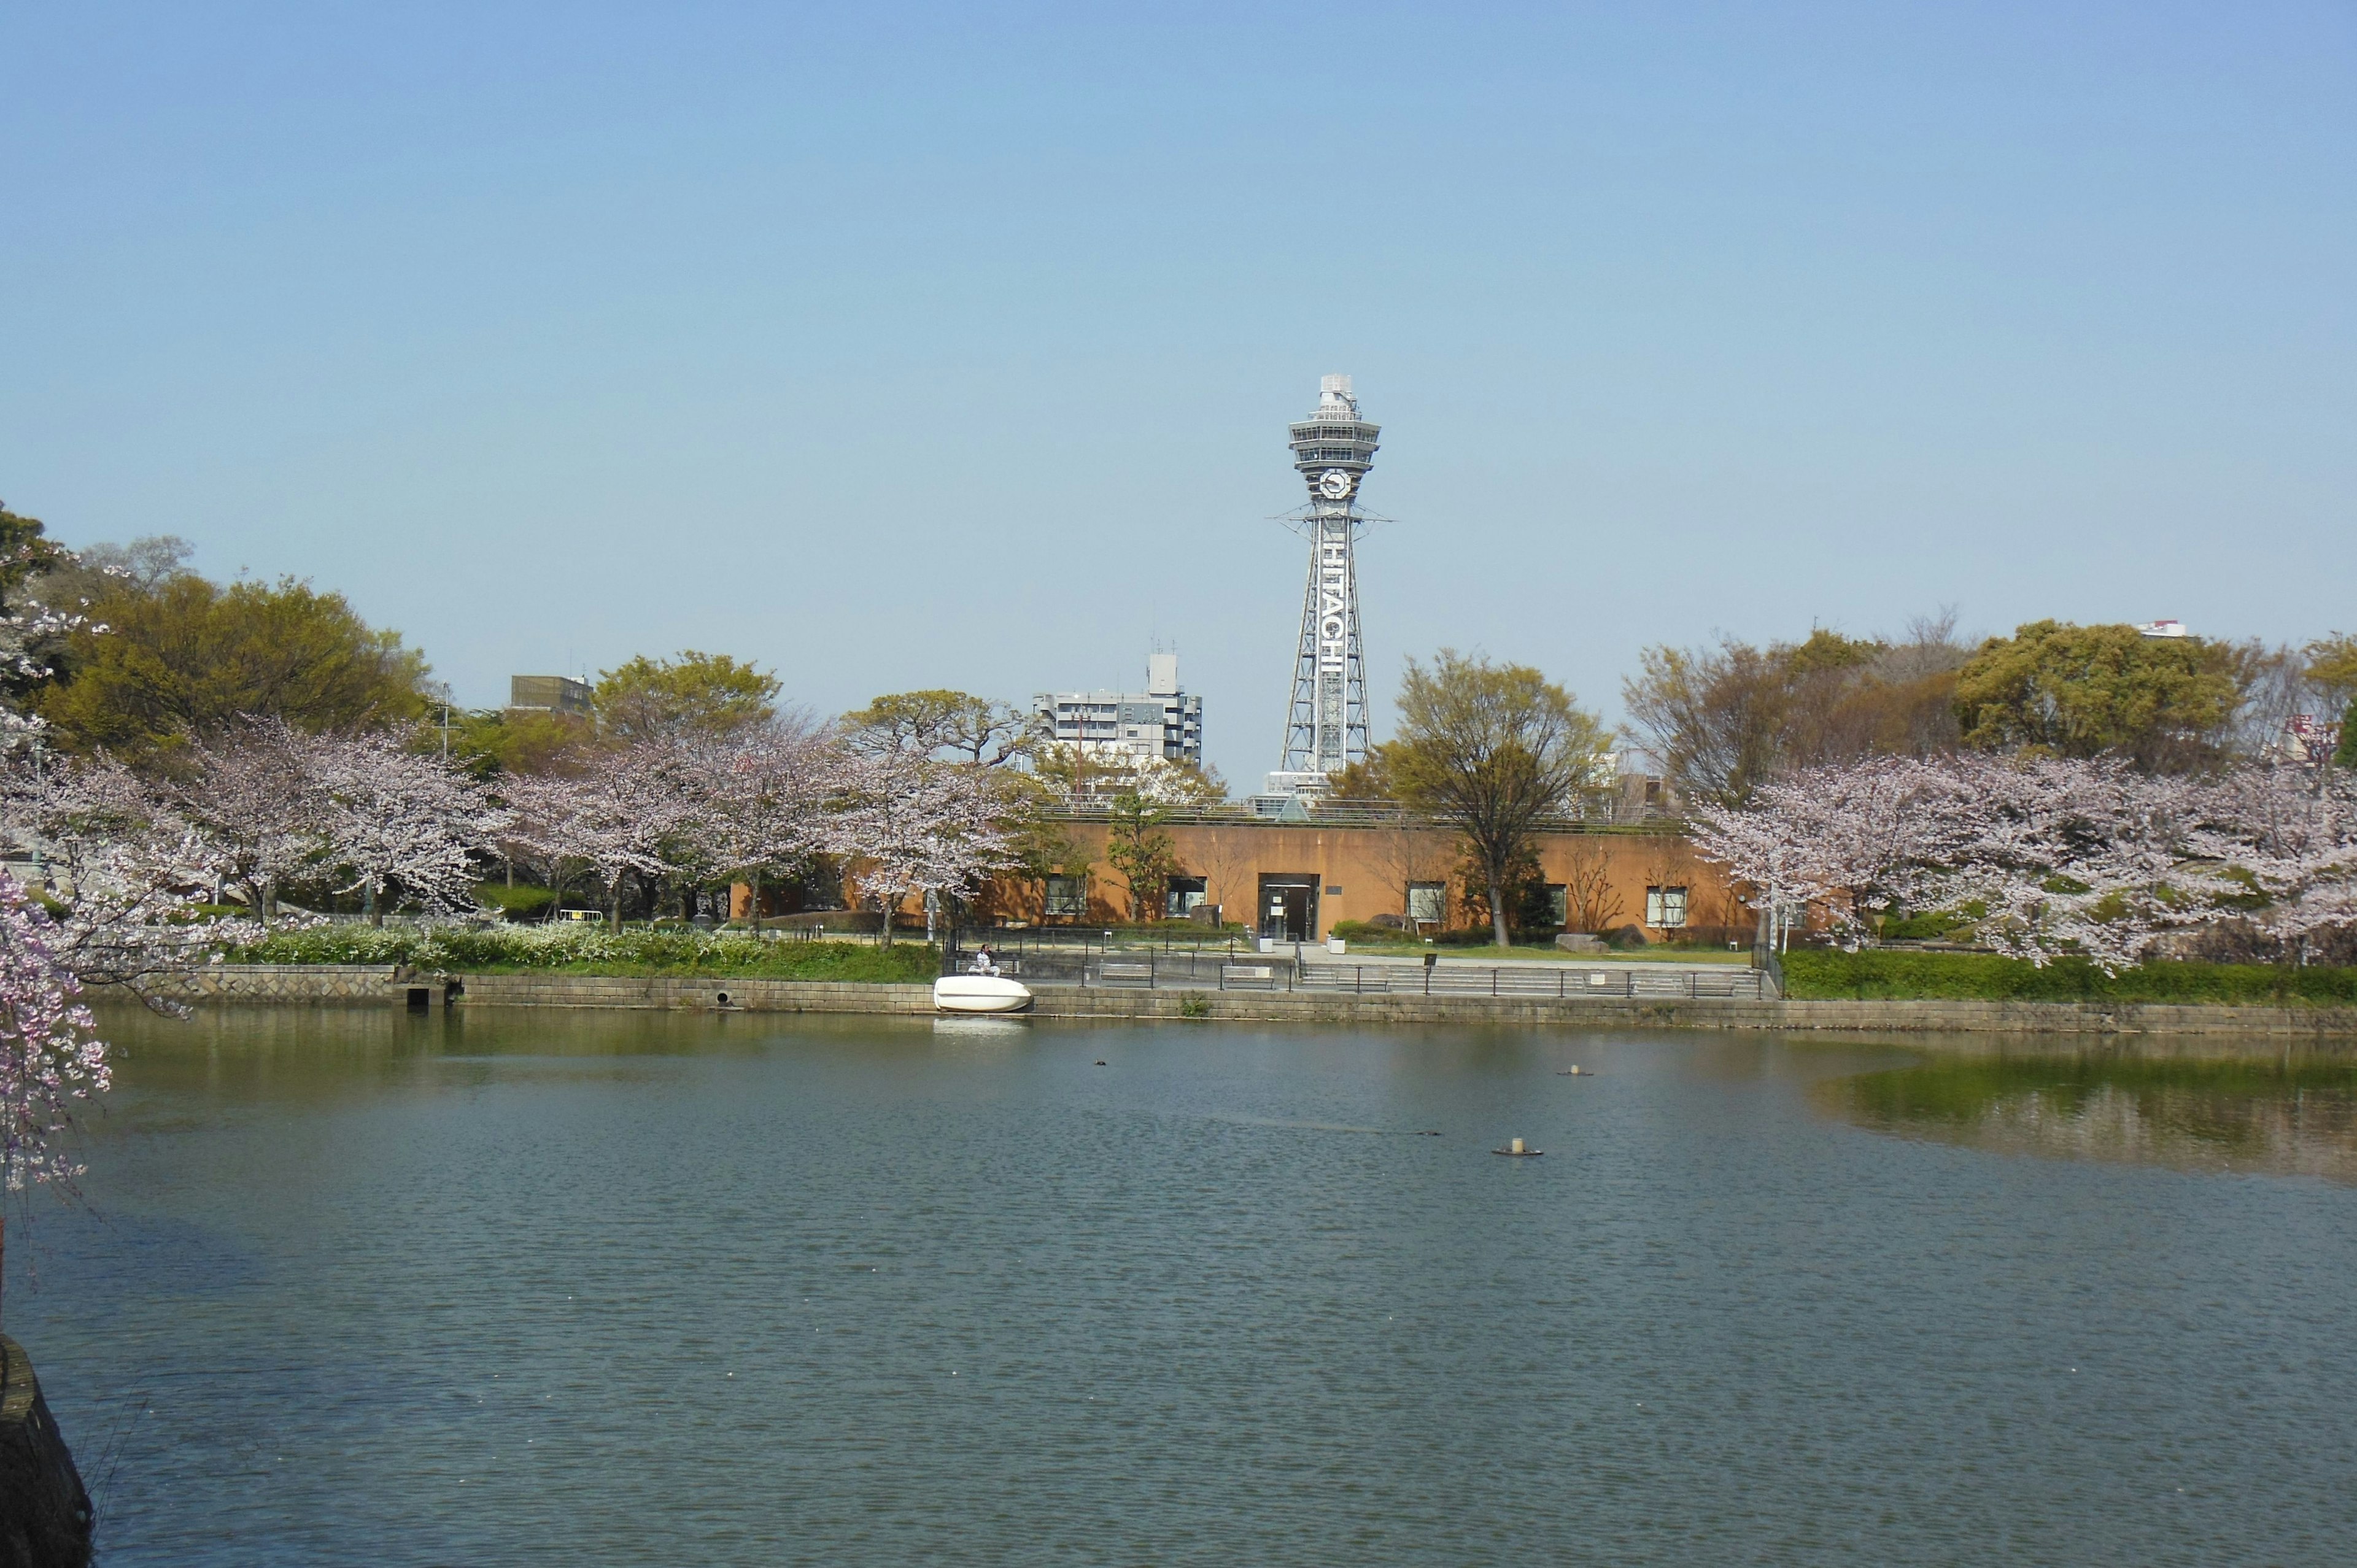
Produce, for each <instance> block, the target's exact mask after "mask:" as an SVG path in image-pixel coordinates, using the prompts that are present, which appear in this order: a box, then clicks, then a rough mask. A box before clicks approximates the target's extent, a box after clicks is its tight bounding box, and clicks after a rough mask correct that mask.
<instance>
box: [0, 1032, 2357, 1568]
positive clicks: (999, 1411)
mask: <svg viewBox="0 0 2357 1568" xmlns="http://www.w3.org/2000/svg"><path fill="white" fill-rule="evenodd" d="M117 1022H119V1024H120V1025H121V1026H122V1029H123V1033H122V1036H121V1037H122V1038H123V1039H124V1041H125V1057H126V1059H125V1063H124V1071H123V1075H122V1082H123V1087H122V1088H121V1090H119V1091H118V1093H117V1094H116V1095H115V1096H114V1097H113V1101H112V1104H111V1107H110V1109H109V1110H108V1111H107V1112H105V1113H104V1115H103V1116H102V1118H101V1119H100V1120H99V1121H98V1122H96V1124H95V1126H94V1130H93V1133H92V1135H91V1139H90V1141H89V1146H88V1150H87V1155H86V1157H87V1159H88V1161H89V1164H90V1166H91V1171H90V1175H89V1176H88V1177H87V1178H86V1184H85V1185H86V1187H87V1191H88V1196H89V1197H90V1199H91V1203H92V1205H93V1206H94V1211H93V1212H92V1213H90V1214H87V1215H83V1214H75V1213H70V1212H66V1211H61V1210H56V1209H48V1210H45V1211H43V1212H42V1213H41V1215H40V1218H39V1222H38V1226H37V1227H36V1231H35V1235H34V1237H33V1238H32V1239H31V1240H30V1241H29V1242H27V1241H26V1240H24V1239H23V1238H22V1234H21V1228H20V1227H18V1226H15V1225H12V1226H11V1227H10V1232H9V1240H10V1246H9V1249H8V1258H7V1262H8V1270H9V1276H10V1277H9V1281H8V1288H7V1294H6V1307H7V1324H8V1327H9V1330H10V1332H11V1333H13V1334H14V1335H16V1337H19V1338H20V1339H22V1340H24V1341H25V1342H26V1343H27V1346H28V1348H31V1349H32V1351H33V1353H34V1355H35V1357H36V1359H37V1362H38V1365H39V1367H40V1369H41V1371H42V1374H43V1378H44V1381H45V1383H46V1384H47V1386H48V1390H49V1393H50V1397H51V1400H52V1402H53V1403H54V1405H55V1406H56V1408H57V1411H58V1413H59V1418H60V1419H61V1421H62V1422H63V1423H64V1424H65V1426H66V1428H67V1433H68V1435H69V1437H70V1438H71V1439H72V1441H73V1442H74V1443H75V1444H76V1447H77V1450H78V1452H79V1453H80V1455H81V1459H82V1463H83V1467H84V1470H85V1472H86V1473H87V1474H88V1475H89V1476H90V1478H91V1481H92V1483H93V1486H94V1487H95V1488H97V1489H100V1491H101V1498H102V1509H103V1516H104V1520H103V1525H102V1532H103V1533H102V1540H103V1543H104V1554H103V1558H102V1560H103V1561H104V1562H107V1563H118V1564H130V1563H178V1564H188V1563H225V1564H226V1563H236V1564H247V1563H387V1564H408V1563H454V1564H455V1563H468V1564H474V1563H896V1564H897V1563H919V1562H931V1561H944V1562H948V1561H955V1562H974V1563H1120V1564H1128V1563H1503V1562H1508V1561H1514V1562H1523V1563H1581V1562H1587V1563H1810V1564H1813V1563H1861V1564H1865V1563H2123V1564H2126V1563H2136V1564H2146V1563H2188V1564H2195V1563H2198V1564H2217V1563H2326V1562H2335V1561H2348V1560H2350V1557H2351V1555H2352V1552H2357V1548H2352V1544H2351V1542H2352V1539H2357V1449H2352V1437H2357V1332H2352V1329H2357V1321H2352V1317H2353V1316H2357V1307H2352V1303H2357V1189H2352V1187H2350V1186H2349V1185H2346V1184H2347V1181H2348V1178H2349V1176H2350V1175H2351V1173H2352V1171H2357V1162H2352V1160H2351V1159H2350V1157H2349V1150H2350V1148H2351V1147H2352V1142H2357V1138H2352V1117H2351V1115H2350V1114H2349V1107H2350V1105H2351V1103H2352V1101H2351V1088H2352V1079H2351V1077H2350V1074H2349V1072H2348V1070H2347V1069H2342V1068H2335V1067H2329V1066H2328V1067H2323V1068H2304V1069H2284V1068H2281V1067H2277V1066H2270V1065H2266V1064H2261V1065H2258V1066H2255V1067H2251V1068H2247V1069H2237V1071H2236V1073H2234V1074H2220V1073H2215V1072H2212V1073H2211V1076H2209V1077H2207V1078H2203V1077H2202V1076H2201V1074H2202V1073H2203V1072H2205V1071H2208V1070H2209V1069H2201V1068H2199V1067H2185V1066H2182V1065H2169V1066H2156V1065H2154V1064H2142V1065H2141V1066H2139V1065H2136V1064H2127V1065H2126V1067H2122V1066H2121V1065H2120V1064H2113V1065H2112V1066H2110V1067H2107V1068H2102V1069H2097V1068H2092V1067H2089V1066H2087V1065H2086V1064H2079V1065H2078V1066H2075V1067H2072V1068H2071V1069H2068V1070H2061V1069H2055V1068H2054V1067H2053V1065H2052V1064H2050V1063H2049V1064H2045V1066H2044V1067H2042V1068H2036V1067H2035V1064H2031V1065H2032V1067H2033V1068H2035V1070H2027V1071H2026V1074H2025V1069H2024V1064H2020V1063H2011V1062H1989V1061H1980V1062H1933V1063H1929V1064H1927V1063H1926V1061H1925V1058H1921V1057H1920V1056H1917V1055H1915V1054H1912V1053H1910V1052H1906V1051H1902V1050H1899V1049H1895V1048H1884V1047H1859V1046H1844V1047H1828V1046H1824V1045H1801V1044H1786V1043H1780V1042H1777V1041H1774V1040H1761V1039H1755V1038H1747V1037H1740V1036H1737V1037H1728V1036H1682V1035H1676V1034H1668V1033H1663V1034H1650V1035H1635V1034H1631V1035H1622V1036H1593V1035H1588V1036H1580V1035H1566V1034H1544V1035H1541V1034H1531V1033H1521V1032H1472V1031H1457V1032H1451V1031H1410V1030H1395V1031H1390V1032H1384V1033H1377V1034H1349V1033H1318V1032H1310V1031H1300V1032H1283V1031H1273V1032H1268V1033H1254V1032H1250V1031H1246V1030H1241V1029H1232V1028H1230V1029H1213V1028H1211V1027H1207V1026H1173V1027H1168V1028H1158V1029H1149V1028H1136V1029H1119V1030H1094V1029H1083V1028H1079V1027H1071V1026H1067V1027H1057V1026H1047V1025H1033V1026H1024V1025H993V1024H989V1023H977V1024H974V1025H970V1026H963V1027H950V1026H943V1027H938V1028H937V1027H935V1026H931V1025H930V1024H927V1023H924V1022H921V1021H916V1022H905V1023H904V1022H889V1023H886V1022H872V1023H869V1022H863V1023H852V1022H834V1021H793V1020H777V1019H771V1018H757V1017H751V1016H731V1017H722V1018H710V1019H706V1018H667V1017H662V1016H652V1015H611V1016H604V1015H596V1014H578V1013H573V1014H567V1013H561V1012H551V1013H525V1012H512V1013H504V1014H502V1013H478V1014H474V1015H464V1014H461V1015H457V1016H453V1017H449V1018H443V1017H411V1016H407V1015H397V1014H386V1013H380V1012H367V1013H339V1012H332V1011H308V1010H301V1009H285V1010H274V1011H253V1012H220V1013H214V1014H210V1015H206V1016H204V1017H202V1018H199V1020H197V1021H195V1022H193V1023H189V1024H170V1023H164V1022H151V1021H147V1020H145V1019H144V1018H140V1017H133V1018H127V1019H120V1020H117ZM1100 1060H1102V1062H1103V1065H1102V1066H1099V1065H1096V1064H1097V1063H1098V1062H1099V1061H1100ZM1574 1062H1577V1063H1579V1064H1580V1065H1582V1066H1583V1067H1584V1068H1587V1069H1594V1070H1593V1071H1592V1072H1591V1073H1584V1074H1583V1075H1582V1076H1580V1077H1577V1078H1571V1077H1565V1076H1560V1074H1561V1071H1562V1069H1565V1068H1566V1067H1568V1066H1569V1065H1571V1064H1572V1063H1574ZM2040 1072H2043V1073H2044V1075H2045V1076H2044V1077H2042V1078H2041V1077H2040V1076H2039V1073H2040ZM2172 1072H2174V1073H2177V1074H2178V1076H2177V1077H2176V1078H2170V1077H2169V1074H2170V1073H2172ZM1975 1073H1977V1074H1978V1075H1979V1076H1978V1077H1977V1078H1975V1076H1974V1075H1975ZM2138 1074H2142V1075H2143V1076H2140V1077H2139V1076H2137V1075H2138ZM2156 1075H2158V1076H2156ZM1426 1133H1438V1134H1439V1135H1438V1136H1437V1137H1435V1136H1426V1135H1424V1134H1426ZM1515 1134H1521V1135H1523V1136H1524V1137H1525V1138H1527V1139H1528V1140H1529V1142H1530V1144H1531V1145H1532V1146H1534V1147H1536V1148H1542V1149H1544V1150H1545V1151H1546V1155H1545V1157H1544V1158H1543V1159H1534V1160H1511V1159H1501V1158H1498V1157H1496V1156H1494V1155H1491V1153H1490V1152H1489V1151H1490V1149H1491V1147H1492V1146H1493V1145H1495V1144H1500V1143H1502V1142H1503V1141H1504V1140H1505V1139H1506V1138H1508V1137H1510V1136H1512V1135H1515ZM2058 1156H2059V1157H2058ZM36 1276H38V1277H36Z"/></svg>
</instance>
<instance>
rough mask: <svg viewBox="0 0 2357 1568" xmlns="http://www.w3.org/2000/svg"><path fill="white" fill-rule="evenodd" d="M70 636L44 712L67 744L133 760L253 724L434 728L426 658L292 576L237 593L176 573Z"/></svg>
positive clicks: (105, 602) (114, 604)
mask: <svg viewBox="0 0 2357 1568" xmlns="http://www.w3.org/2000/svg"><path fill="white" fill-rule="evenodd" d="M91 618H92V620H93V622H95V623H100V624H103V625H104V626H105V628H107V629H106V630H105V631H104V632H103V633H101V632H100V631H98V630H97V629H96V626H95V625H93V626H91V627H86V628H82V629H81V630H79V631H76V632H75V633H73V634H72V637H71V639H70V646H71V655H72V656H71V659H70V661H69V663H68V665H67V666H66V669H65V672H64V674H63V675H62V676H61V678H60V681H59V683H58V684H56V685H54V686H52V687H50V688H49V689H48V691H47V692H45V693H43V694H42V697H41V701H40V712H41V714H43V716H44V717H46V718H47V719H48V721H49V723H50V724H51V725H53V726H55V730H56V733H57V734H58V736H59V738H60V739H61V740H62V741H63V743H64V744H66V745H68V746H74V747H78V748H85V749H86V748H90V747H94V746H104V747H106V748H108V749H109V750H112V751H113V752H115V753H117V754H118V755H121V756H124V757H132V758H155V757H159V756H164V755H167V754H170V753H173V752H176V751H178V749H179V748H180V747H182V746H185V745H186V744H187V742H188V740H189V739H190V737H192V736H199V735H203V734H207V733H210V732H212V731H216V730H220V729H222V728H224V727H225V726H227V725H231V723H233V722H235V721H236V720H238V719H240V718H243V717H274V718H283V719H285V721H286V722H287V723H289V724H291V725H295V726H296V728H298V729H304V730H311V731H323V730H334V729H375V728H381V727H383V726H385V725H403V724H414V723H415V722H416V721H417V720H419V719H420V718H422V717H424V716H425V710H426V704H427V702H428V697H429V690H430V688H429V685H428V682H427V671H426V665H425V655H423V654H421V653H419V652H417V651H416V650H414V649H411V648H408V647H405V646H404V644H403V642H402V640H401V634H400V633H399V632H397V631H391V630H382V631H380V630H377V629H375V628H371V627H370V626H369V625H368V623H367V622H365V621H363V620H361V618H360V616H359V615H358V614H356V613H355V612H354V611H353V609H352V607H351V606H350V604H349V603H348V602H347V601H346V600H345V598H344V596H342V595H341V594H323V593H320V592H318V591H317V590H316V589H314V588H313V587H312V586H311V585H309V584H308V583H305V582H301V581H298V580H297V579H296V578H293V577H285V578H281V579H280V580H279V581H278V582H276V583H259V582H242V583H232V584H231V585H229V586H227V587H222V586H220V585H216V584H214V583H210V582H208V581H207V580H206V579H204V578H202V577H199V576H198V575H195V574H193V573H188V572H178V573H175V574H174V575H171V576H169V577H167V578H165V579H164V580H163V581H161V582H159V583H157V584H156V585H155V586H154V587H153V588H151V589H147V590H144V591H143V590H141V589H140V588H139V587H138V586H137V585H135V584H134V583H130V582H124V583H122V584H120V585H118V587H117V588H116V589H115V590H114V591H113V592H110V593H109V594H108V595H107V596H105V597H103V598H102V599H100V600H99V601H98V602H97V604H95V605H94V606H93V607H92V608H91Z"/></svg>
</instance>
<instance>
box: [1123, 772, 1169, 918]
mask: <svg viewBox="0 0 2357 1568" xmlns="http://www.w3.org/2000/svg"><path fill="white" fill-rule="evenodd" d="M1167 820H1168V812H1167V811H1165V810H1164V809H1163V808H1162V807H1161V806H1160V805H1158V804H1157V802H1155V801H1153V800H1147V799H1146V797H1145V796H1143V795H1141V794H1139V793H1138V792H1137V791H1136V790H1135V789H1124V790H1123V791H1122V792H1121V793H1120V794H1118V795H1115V796H1114V798H1113V823H1112V826H1111V827H1110V828H1109V829H1108V830H1107V832H1106V834H1105V859H1106V861H1107V862H1108V863H1109V864H1111V865H1112V866H1113V868H1114V870H1115V871H1117V872H1119V873H1121V875H1122V880H1123V881H1125V882H1126V883H1128V884H1129V918H1131V919H1133V920H1135V921H1137V922H1139V923H1140V924H1144V923H1145V922H1146V921H1149V920H1158V919H1160V918H1162V915H1163V904H1164V900H1165V899H1166V898H1167V897H1168V894H1169V891H1170V878H1171V875H1172V874H1173V873H1175V872H1177V871H1178V869H1179V854H1178V851H1177V849H1176V848H1175V847H1174V846H1173V844H1172V843H1171V840H1170V835H1169V834H1168V833H1167V832H1163V831H1162V824H1163V822H1166V821H1167Z"/></svg>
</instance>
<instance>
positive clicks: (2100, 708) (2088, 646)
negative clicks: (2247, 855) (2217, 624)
mask: <svg viewBox="0 0 2357 1568" xmlns="http://www.w3.org/2000/svg"><path fill="white" fill-rule="evenodd" d="M2239 699H2240V692H2239V690H2238V688H2237V684H2236V681H2235V659H2234V653H2233V649H2231V648H2230V647H2228V646H2227V645H2225V644H2222V643H2213V642H2207V641H2204V640H2203V639H2200V638H2192V637H2186V638H2168V637H2146V636H2144V635H2143V634H2142V633H2140V632H2138V631H2137V630H2136V628H2134V627H2132V626H2072V625H2070V624H2068V623H2067V622H2061V621H2051V620H2041V621H2032V622H2030V623H2029V625H2027V626H2022V627H2018V628H2015V630H2014V634H2013V635H2012V636H2011V637H2009V638H1994V637H1993V638H1991V639H1988V640H1987V641H1986V642H1985V643H1983V644H1982V645H1981V648H1980V651H1979V652H1977V653H1975V654H1974V655H1973V657H1972V659H1971V660H1969V661H1968V662H1967V663H1966V664H1965V665H1964V669H1963V670H1961V671H1958V672H1957V675H1956V699H1955V700H1956V718H1957V722H1958V724H1959V725H1962V727H1963V731H1964V744H1965V745H1966V746H1972V747H1975V749H1978V750H1984V751H2017V750H2018V751H2024V752H2029V753H2030V754H2032V755H2035V756H2043V757H2104V756H2116V757H2126V758H2128V759H2129V760H2131V761H2133V762H2134V763H2135V764H2136V766H2138V767H2140V768H2147V769H2151V770H2154V771H2162V772H2173V771H2181V770H2185V769H2189V768H2199V767H2201V766H2203V765H2205V764H2207V763H2209V762H2211V761H2212V760H2214V759H2215V758H2216V757H2218V756H2219V755H2220V751H2221V747H2222V740H2223V736H2224V734H2225V731H2226V727H2227V725H2229V723H2230V722H2231V721H2232V720H2233V715H2234V712H2235V708H2236V705H2237V703H2238V701H2239Z"/></svg>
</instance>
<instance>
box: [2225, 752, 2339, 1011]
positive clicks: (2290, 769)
mask: <svg viewBox="0 0 2357 1568" xmlns="http://www.w3.org/2000/svg"><path fill="white" fill-rule="evenodd" d="M2207 793H2208V798H2207V800H2206V801H2205V802H2204V807H2205V809H2204V810H2203V811H2202V813H2201V815H2202V819H2203V820H2202V823H2201V829H2200V831H2199V832H2197V833H2196V835H2195V837H2194V845H2195V848H2196V849H2197V851H2198V852H2199V853H2201V854H2204V855H2206V856H2208V857H2209V858H2211V859H2212V860H2213V861H2214V862H2216V863H2217V865H2219V867H2220V868H2221V875H2222V876H2223V877H2224V878H2225V879H2227V880H2228V881H2230V882H2233V883H2237V884H2240V885H2242V887H2243V889H2244V890H2246V891H2247V893H2248V894H2249V895H2250V896H2249V897H2245V898H2229V899H2228V900H2226V903H2227V904H2228V906H2229V910H2228V912H2231V913H2233V914H2236V915H2239V916H2241V917H2243V918H2247V919H2249V920H2250V921H2251V922H2252V924H2254V925H2255V926H2256V927H2257V928H2258V929H2260V930H2261V931H2263V932H2265V933H2266V934H2267V935H2268V936H2270V937H2272V938H2274V939H2275V940H2276V943H2277V944H2278V950H2279V951H2281V952H2282V954H2283V956H2284V961H2286V962H2287V963H2288V964H2291V965H2295V966H2297V965H2299V964H2303V963H2305V962H2307V961H2308V950H2309V943H2310V942H2311V941H2312V940H2314V939H2315V938H2316V937H2317V936H2318V935H2319V934H2320V933H2322V932H2324V931H2328V930H2334V929H2346V928H2351V927H2357V781H2352V779H2351V778H2350V776H2349V774H2347V773H2346V772H2344V771H2342V770H2341V769H2339V768H2332V767H2330V766H2329V765H2326V766H2322V767H2317V768H2302V767H2296V766H2287V765H2278V766H2257V767H2249V768H2237V769H2235V770H2234V771H2233V772H2232V773H2230V774H2228V775H2227V776H2226V777H2225V778H2223V779H2220V780H2219V781H2218V782H2217V783H2216V784H2214V785H2213V786H2212V787H2211V788H2210V789H2209V790H2208V792H2207Z"/></svg>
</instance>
